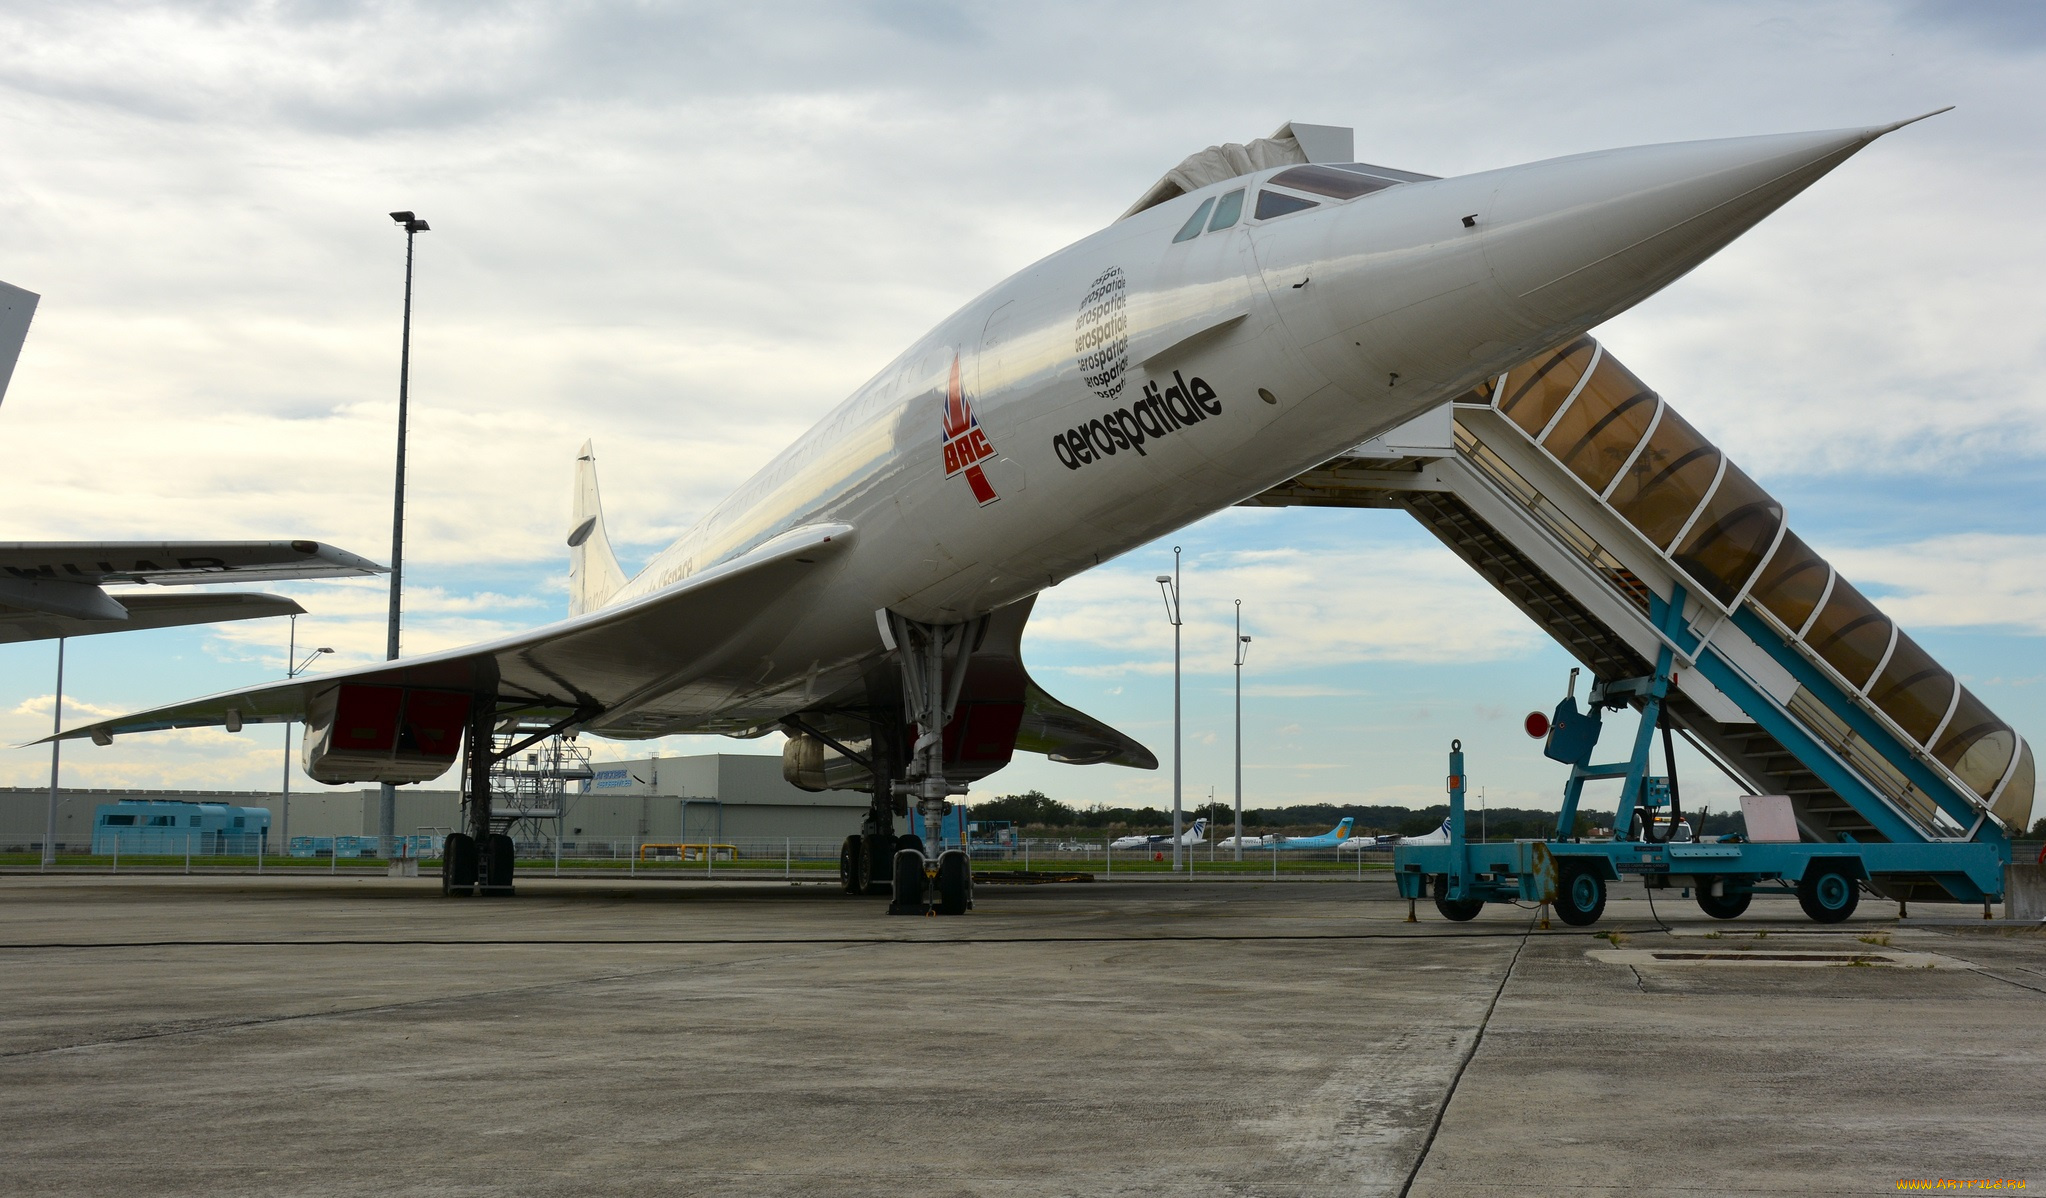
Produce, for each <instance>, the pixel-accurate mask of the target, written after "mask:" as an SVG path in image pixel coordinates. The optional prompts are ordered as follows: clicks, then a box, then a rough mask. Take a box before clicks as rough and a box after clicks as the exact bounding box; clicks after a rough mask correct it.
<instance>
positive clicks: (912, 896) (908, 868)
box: [888, 849, 924, 915]
mask: <svg viewBox="0 0 2046 1198" xmlns="http://www.w3.org/2000/svg"><path fill="white" fill-rule="evenodd" d="M893 875H894V876H893V879H892V881H893V889H894V897H893V898H892V899H890V900H889V903H888V914H890V915H922V914H923V913H924V855H923V851H922V850H920V849H897V850H895V868H894V870H893Z"/></svg>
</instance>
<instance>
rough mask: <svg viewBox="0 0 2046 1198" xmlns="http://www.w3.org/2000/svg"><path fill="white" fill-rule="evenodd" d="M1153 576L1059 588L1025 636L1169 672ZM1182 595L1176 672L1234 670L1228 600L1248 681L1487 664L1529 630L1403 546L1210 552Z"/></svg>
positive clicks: (1133, 668) (1093, 663)
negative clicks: (1245, 639) (1351, 669)
mask: <svg viewBox="0 0 2046 1198" xmlns="http://www.w3.org/2000/svg"><path fill="white" fill-rule="evenodd" d="M1231 515H1232V516H1235V514H1234V513H1232V514H1231ZM1235 518H1236V519H1237V520H1239V521H1242V520H1246V519H1254V517H1245V516H1235ZM1153 573H1154V571H1153V570H1151V569H1149V568H1148V567H1140V566H1136V565H1125V564H1122V563H1117V564H1113V565H1109V566H1103V567H1099V568H1097V569H1095V570H1092V571H1089V572H1088V573H1086V574H1082V575H1080V576H1079V577H1077V578H1074V579H1072V580H1070V581H1068V582H1065V583H1062V584H1061V585H1060V586H1059V587H1058V588H1057V589H1056V590H1054V591H1052V592H1051V593H1050V594H1049V595H1048V596H1047V597H1046V599H1045V600H1044V601H1043V602H1042V603H1040V604H1039V607H1038V610H1037V612H1036V614H1035V615H1034V616H1033V617H1032V619H1031V623H1030V630H1029V635H1030V641H1031V643H1032V645H1042V646H1044V647H1045V648H1046V650H1048V651H1051V652H1055V653H1057V654H1058V655H1059V656H1060V657H1061V658H1062V659H1064V660H1067V661H1071V660H1074V659H1079V660H1083V661H1085V662H1086V663H1087V664H1067V665H1064V666H1063V668H1064V669H1065V670H1066V671H1067V672H1069V673H1074V674H1078V675H1081V676H1083V677H1112V676H1120V675H1123V674H1138V675H1157V674H1161V673H1164V674H1169V673H1170V672H1171V670H1172V628H1171V625H1170V624H1168V623H1167V622H1166V620H1165V618H1164V615H1163V612H1162V610H1161V605H1160V600H1159V598H1158V588H1157V584H1156V583H1155V582H1153V581H1152V574H1153ZM1184 594H1185V612H1186V624H1185V627H1184V629H1183V630H1182V638H1183V639H1182V645H1183V646H1187V647H1191V649H1192V651H1191V652H1185V651H1184V650H1183V663H1182V669H1183V671H1184V672H1186V673H1189V674H1217V673H1227V672H1230V671H1232V670H1233V668H1234V667H1233V659H1232V658H1230V657H1229V656H1228V655H1227V646H1228V644H1229V643H1230V638H1231V637H1232V636H1234V635H1235V631H1234V629H1235V625H1234V623H1233V620H1234V616H1235V606H1234V600H1235V599H1236V598H1237V597H1238V596H1242V597H1244V609H1243V610H1244V613H1245V615H1244V628H1245V629H1246V630H1247V631H1249V632H1250V633H1251V634H1252V635H1253V636H1254V638H1255V639H1254V640H1253V641H1252V643H1251V645H1250V651H1249V654H1248V656H1247V660H1246V662H1245V666H1244V669H1245V671H1246V672H1247V673H1249V674H1251V676H1252V677H1253V678H1254V677H1256V676H1257V675H1259V674H1269V673H1280V674H1283V673H1285V672H1287V671H1292V670H1299V669H1303V668H1308V667H1326V666H1333V665H1342V664H1350V663H1357V662H1365V661H1435V660H1441V659H1444V658H1454V659H1457V660H1462V661H1486V660H1498V659H1501V658H1510V657H1516V656H1520V655H1522V654H1524V653H1526V652H1527V651H1528V650H1529V649H1530V648H1531V647H1532V646H1533V645H1534V644H1535V643H1536V641H1537V636H1538V634H1537V632H1536V631H1535V629H1534V628H1533V627H1532V626H1531V625H1530V624H1528V622H1527V619H1526V617H1524V616H1522V615H1521V614H1520V613H1519V612H1518V611H1516V610H1515V609H1514V608H1513V607H1512V606H1511V605H1510V604H1508V603H1507V602H1506V601H1505V600H1503V599H1501V598H1499V597H1498V596H1497V595H1496V594H1495V593H1494V592H1493V591H1492V590H1491V588H1490V587H1488V586H1487V585H1486V584H1485V583H1484V582H1483V581H1481V580H1480V579H1478V578H1477V577H1476V576H1475V575H1473V574H1472V573H1471V571H1470V569H1469V568H1468V567H1467V566H1465V565H1464V564H1463V563H1462V562H1460V561H1458V560H1457V559H1456V558H1455V557H1454V556H1452V555H1451V554H1450V553H1449V552H1448V551H1446V550H1444V549H1442V548H1441V547H1440V546H1438V545H1433V544H1421V543H1414V542H1411V541H1409V542H1397V541H1383V542H1378V543H1374V542H1373V541H1371V540H1367V539H1363V538H1359V539H1357V540H1355V541H1352V542H1351V543H1348V544H1345V545H1343V546H1342V547H1340V548H1331V547H1325V546H1314V547H1311V548H1297V549H1295V548H1289V549H1234V550H1218V551H1216V552H1213V553H1209V554H1205V555H1202V556H1200V557H1198V558H1190V559H1189V560H1188V576H1187V581H1186V583H1185V591H1184ZM1217 645H1220V646H1222V647H1223V648H1222V650H1221V652H1219V653H1218V652H1216V651H1215V649H1214V647H1215V646H1217ZM1246 685H1247V686H1249V685H1250V684H1248V683H1247V684H1246ZM1256 685H1259V686H1266V687H1277V688H1278V689H1275V690H1274V689H1267V690H1264V691H1261V692H1259V693H1261V694H1265V695H1273V696H1277V695H1285V696H1287V697H1295V698H1317V697H1326V696H1331V695H1336V694H1349V693H1355V692H1354V691H1352V690H1349V689H1348V688H1330V687H1328V686H1326V685H1321V684H1290V683H1277V684H1270V683H1258V684H1256Z"/></svg>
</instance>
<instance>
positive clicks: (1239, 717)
mask: <svg viewBox="0 0 2046 1198" xmlns="http://www.w3.org/2000/svg"><path fill="white" fill-rule="evenodd" d="M1249 646H1250V638H1249V637H1247V636H1245V635H1243V600H1241V599H1238V600H1237V601H1236V859H1237V860H1238V861H1241V860H1243V657H1244V654H1246V653H1249V652H1250V648H1249Z"/></svg>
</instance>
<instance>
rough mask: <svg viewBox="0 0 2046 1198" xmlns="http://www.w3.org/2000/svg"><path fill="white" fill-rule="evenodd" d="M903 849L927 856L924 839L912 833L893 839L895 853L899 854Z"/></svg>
mask: <svg viewBox="0 0 2046 1198" xmlns="http://www.w3.org/2000/svg"><path fill="white" fill-rule="evenodd" d="M904 849H915V850H916V851H917V852H919V853H924V854H925V855H926V856H928V855H929V854H928V852H927V850H925V848H924V838H923V837H921V836H918V835H917V834H916V833H914V832H906V833H904V834H903V835H901V836H898V837H896V838H895V851H896V852H898V853H899V852H901V851H902V850H904Z"/></svg>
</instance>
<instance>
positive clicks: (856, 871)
mask: <svg viewBox="0 0 2046 1198" xmlns="http://www.w3.org/2000/svg"><path fill="white" fill-rule="evenodd" d="M838 887H839V889H840V890H843V891H845V892H846V893H847V894H858V893H859V892H860V838H859V837H857V836H848V837H846V838H845V843H844V844H842V845H840V846H838Z"/></svg>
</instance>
